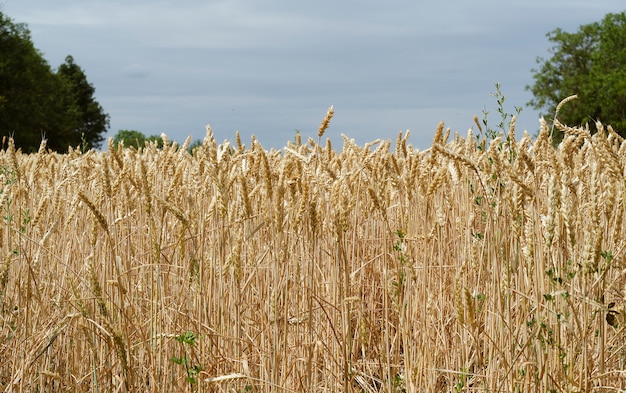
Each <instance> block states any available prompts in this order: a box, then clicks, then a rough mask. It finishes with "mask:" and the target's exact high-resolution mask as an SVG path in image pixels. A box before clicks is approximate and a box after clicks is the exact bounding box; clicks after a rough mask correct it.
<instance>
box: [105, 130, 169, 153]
mask: <svg viewBox="0 0 626 393" xmlns="http://www.w3.org/2000/svg"><path fill="white" fill-rule="evenodd" d="M120 142H121V143H122V144H123V145H124V147H134V148H135V149H139V148H140V147H144V146H145V145H146V142H156V143H157V146H158V147H163V139H162V138H161V137H160V136H157V135H150V136H145V135H144V134H143V133H142V132H140V131H136V130H119V131H118V132H117V134H115V136H114V137H113V145H114V146H115V147H117V146H118V145H119V144H120Z"/></svg>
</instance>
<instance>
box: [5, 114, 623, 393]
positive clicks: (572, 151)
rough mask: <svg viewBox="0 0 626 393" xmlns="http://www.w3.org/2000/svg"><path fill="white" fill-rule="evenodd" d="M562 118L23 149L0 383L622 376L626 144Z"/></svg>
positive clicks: (563, 380) (611, 384)
mask: <svg viewBox="0 0 626 393" xmlns="http://www.w3.org/2000/svg"><path fill="white" fill-rule="evenodd" d="M330 117H332V108H331V110H329V113H328V115H327V119H328V121H330ZM327 123H328V122H327V121H326V120H325V121H324V122H323V123H322V125H321V126H320V131H319V133H318V136H319V138H320V139H321V136H322V135H323V133H324V130H325V128H326V127H327V126H328V124H327ZM557 126H559V127H562V128H563V129H564V130H565V131H566V132H567V133H568V136H567V137H566V138H565V140H564V141H563V143H562V144H561V145H560V146H559V147H558V148H557V149H554V148H553V147H552V146H551V142H550V139H549V135H550V130H549V129H548V128H547V127H546V126H545V124H544V125H543V128H542V131H541V133H540V134H539V135H538V137H537V139H536V140H531V138H530V137H529V136H528V135H524V136H523V137H522V138H521V139H519V140H517V139H516V138H515V135H514V124H513V125H512V127H511V132H510V133H509V135H505V136H502V137H501V138H497V139H496V140H494V141H492V142H491V143H490V144H488V145H487V144H485V143H484V141H480V140H477V138H475V137H474V136H473V135H471V133H470V134H469V135H468V136H467V137H466V138H461V137H459V136H456V137H454V139H453V140H449V136H448V135H449V132H447V133H446V132H444V129H443V125H441V126H440V128H439V129H438V131H437V133H436V136H435V140H434V141H433V146H432V148H431V149H428V150H427V151H418V150H416V149H414V148H413V147H411V146H410V145H408V144H407V139H408V134H404V135H403V134H400V135H399V136H398V138H397V141H396V146H395V149H392V148H391V142H390V141H375V142H372V143H369V144H367V145H366V146H364V147H360V146H357V145H356V144H355V143H354V142H353V141H351V140H349V139H347V138H345V139H344V145H343V148H342V149H341V151H336V150H334V149H333V148H332V147H331V145H330V143H329V142H327V143H326V145H325V146H322V145H320V141H319V140H318V141H317V143H316V142H315V141H313V140H309V141H308V142H307V143H306V144H302V143H301V142H297V143H292V144H289V145H288V146H287V147H285V148H284V149H283V150H281V151H274V150H271V151H267V150H265V149H263V147H262V146H261V145H260V143H259V142H258V141H257V140H255V139H254V138H253V140H252V143H251V146H250V147H246V146H244V145H243V144H242V142H241V139H240V138H239V136H237V146H234V147H231V146H229V144H228V143H225V144H222V145H218V144H217V143H216V141H215V140H214V138H213V135H212V133H211V131H210V129H209V130H208V132H207V135H206V138H205V141H204V145H203V146H201V147H199V148H197V149H196V150H195V151H194V153H193V155H190V154H189V153H188V152H187V151H186V149H184V148H181V147H180V146H177V145H176V144H171V143H166V146H165V147H164V148H163V149H157V148H156V146H154V145H151V146H148V147H146V148H145V149H143V150H141V151H136V150H132V149H120V150H115V149H114V148H113V147H112V146H109V151H107V152H103V153H96V152H88V153H86V154H81V153H80V152H78V151H73V152H70V153H69V154H65V155H58V154H51V153H46V151H45V148H42V149H40V152H39V153H38V154H33V155H24V154H21V153H20V152H16V151H15V149H14V148H13V147H12V145H11V144H9V145H8V147H7V148H6V149H5V150H4V151H2V152H0V168H2V175H1V176H0V179H1V182H0V187H1V188H0V191H1V194H0V208H1V209H2V215H1V216H2V221H1V225H0V242H1V243H0V244H2V248H1V250H2V255H0V257H1V258H0V307H1V309H0V359H2V360H1V361H0V390H4V391H7V392H9V391H16V392H18V391H19V392H33V391H41V392H43V391H163V392H173V391H206V392H213V391H215V392H252V391H254V392H267V391H275V392H304V391H308V392H324V391H327V392H338V391H344V392H348V391H352V392H378V391H386V392H401V391H407V392H423V391H436V392H450V391H476V392H483V391H484V392H528V391H542V392H544V391H545V392H548V391H555V392H574V391H607V392H609V391H616V390H619V389H624V388H626V371H624V370H625V369H626V366H625V364H624V363H625V359H626V351H625V349H626V348H625V343H626V340H625V338H626V337H625V334H624V326H626V321H625V320H624V317H623V315H624V312H625V311H626V310H624V296H625V295H626V293H625V291H626V287H625V284H624V282H625V277H624V275H625V273H624V272H626V270H625V268H626V266H625V263H624V245H625V244H626V240H625V239H626V232H625V231H624V224H623V213H624V208H625V206H624V197H625V192H626V187H625V185H626V183H625V179H624V167H625V165H626V144H625V143H624V141H623V140H622V139H621V138H620V137H619V136H617V134H615V133H614V132H613V131H612V130H610V129H608V130H607V131H606V132H602V133H599V134H596V135H594V136H591V135H589V133H588V132H586V131H585V130H581V129H577V128H567V127H565V126H563V125H561V124H557ZM298 141H299V140H298ZM192 382H193V383H192Z"/></svg>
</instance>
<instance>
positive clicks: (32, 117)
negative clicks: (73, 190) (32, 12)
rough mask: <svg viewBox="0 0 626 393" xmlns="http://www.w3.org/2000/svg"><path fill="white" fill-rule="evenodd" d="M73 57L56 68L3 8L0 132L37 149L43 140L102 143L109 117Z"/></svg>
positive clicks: (57, 145)
mask: <svg viewBox="0 0 626 393" xmlns="http://www.w3.org/2000/svg"><path fill="white" fill-rule="evenodd" d="M94 93H95V89H94V87H93V86H92V85H91V84H90V83H89V82H88V81H87V77H86V75H85V73H84V72H83V70H82V69H81V68H80V67H79V66H78V65H77V64H75V63H74V59H73V58H72V56H68V57H67V58H66V59H65V63H64V64H62V65H60V66H59V68H58V70H56V72H55V71H53V70H52V68H51V67H50V65H49V64H48V62H47V61H46V60H45V59H44V58H43V56H42V54H41V53H40V52H39V51H38V50H37V49H36V48H35V46H34V44H33V42H32V39H31V36H30V31H29V30H28V28H27V27H26V25H25V24H23V23H15V22H13V20H11V19H10V18H8V17H7V16H5V15H4V14H3V13H2V12H0V137H13V139H14V141H15V144H16V146H17V147H20V148H22V150H23V151H26V152H29V151H34V150H37V148H38V147H39V145H40V143H41V140H42V139H44V138H45V139H47V141H48V143H47V145H48V147H49V148H50V149H53V150H57V151H64V150H67V148H68V147H70V146H71V147H77V146H79V145H80V146H82V147H87V148H94V147H98V146H99V145H100V143H101V142H102V140H103V137H102V134H103V133H105V132H106V130H107V128H108V126H109V117H108V115H107V114H106V113H104V111H103V109H102V107H101V106H100V104H98V102H97V101H96V100H95V98H94Z"/></svg>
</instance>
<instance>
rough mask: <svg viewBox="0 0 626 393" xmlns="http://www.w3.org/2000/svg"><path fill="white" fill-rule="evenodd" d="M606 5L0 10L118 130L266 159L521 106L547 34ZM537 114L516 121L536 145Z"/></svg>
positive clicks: (17, 3) (605, 0) (53, 4)
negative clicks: (252, 151)
mask: <svg viewBox="0 0 626 393" xmlns="http://www.w3.org/2000/svg"><path fill="white" fill-rule="evenodd" d="M618 3H619V2H617V1H615V0H594V1H589V0H562V1H561V0H555V1H552V0H541V1H540V0H525V1H517V2H509V1H504V0H475V1H466V0H440V1H423V0H386V1H371V0H359V1H354V0H345V1H342V0H333V1H330V0H316V1H307V2H305V1H297V0H296V1H294V0H209V1H206V0H205V1H200V0H177V1H156V0H145V1H144V0H133V1H121V0H91V1H85V0H55V1H49V0H0V11H2V12H4V13H5V14H6V15H7V16H9V17H10V18H12V19H13V20H14V21H15V22H21V23H26V24H27V25H28V27H29V29H30V31H31V34H32V38H33V41H34V43H35V46H36V47H37V48H38V49H39V50H40V51H41V52H42V53H43V54H44V57H45V58H46V59H47V60H48V62H49V63H50V65H51V66H52V67H54V68H56V67H58V66H59V65H60V64H61V63H63V61H64V58H65V56H66V55H68V54H71V55H72V56H73V57H74V61H75V62H76V63H77V64H78V65H80V66H81V67H82V68H83V69H84V70H85V73H86V74H87V78H88V79H89V81H90V82H91V83H92V84H93V85H94V87H95V88H96V99H97V100H98V101H99V102H100V104H101V105H102V106H103V107H104V110H105V112H107V113H108V114H109V115H110V117H111V128H110V131H109V133H108V134H107V136H113V135H114V134H115V133H116V132H117V131H118V130H120V129H134V130H139V131H141V132H143V133H144V134H146V135H152V134H160V133H161V132H165V133H166V134H167V135H168V136H169V137H170V139H173V140H178V141H179V142H182V141H184V139H185V138H186V137H187V136H188V135H191V136H192V138H193V139H200V138H203V137H204V134H205V129H204V127H205V125H206V124H210V125H211V127H212V129H213V131H214V133H215V135H216V138H217V139H218V141H222V140H224V139H229V140H234V136H235V131H237V130H239V131H240V133H241V135H242V138H243V141H244V143H245V144H246V145H247V146H249V145H250V143H249V142H250V136H251V135H252V134H254V135H256V136H257V138H258V139H259V140H260V142H261V144H262V145H263V146H264V147H266V148H271V147H275V148H281V147H283V146H284V145H285V144H286V142H287V141H288V140H293V138H294V135H295V130H296V129H298V130H300V132H301V134H302V136H303V137H304V138H305V140H306V137H308V136H311V137H315V138H316V137H317V128H318V126H319V124H320V122H321V120H322V119H323V117H324V115H325V113H326V110H327V108H328V107H329V106H330V105H334V108H335V117H334V118H333V120H332V122H331V126H330V128H329V130H328V131H327V134H326V135H325V136H328V137H330V138H331V139H332V140H333V142H335V146H336V147H337V148H339V147H340V145H341V139H340V135H341V134H342V133H344V134H346V135H348V136H349V137H351V138H354V139H356V140H357V142H359V143H364V142H367V141H371V140H374V139H377V138H383V139H392V140H394V139H395V137H396V135H397V133H398V132H399V131H403V130H407V129H409V130H410V131H411V138H410V139H409V141H410V143H411V144H413V145H414V146H416V147H418V148H421V149H423V148H426V147H428V146H430V142H431V140H432V137H433V135H434V131H435V129H436V127H437V124H438V123H439V122H440V121H442V120H443V121H445V123H446V125H447V126H449V127H450V128H451V129H452V130H453V131H457V132H459V133H461V134H462V135H465V134H466V133H467V130H468V128H470V127H472V126H473V121H472V116H473V115H478V116H479V118H482V117H483V115H482V112H483V110H484V109H487V110H488V111H489V112H490V115H489V119H490V122H491V124H493V125H496V124H497V123H498V121H499V117H498V114H497V113H496V110H495V109H496V102H495V99H494V98H493V97H490V93H492V92H494V91H495V87H494V84H495V83H496V82H499V83H500V84H501V88H502V92H503V93H504V94H505V96H506V102H505V107H506V109H507V111H508V112H513V106H525V104H526V103H527V102H528V101H529V100H530V99H531V98H532V96H531V95H530V93H529V92H527V91H525V90H524V87H525V86H526V85H528V84H532V73H531V69H532V68H533V67H535V65H536V62H535V59H536V57H537V56H543V57H549V54H548V52H547V49H548V48H549V44H550V43H549V42H548V41H547V39H546V37H545V35H546V33H548V32H549V31H552V30H554V29H555V28H557V27H560V28H563V29H564V30H566V31H571V32H574V31H576V30H577V28H578V27H579V26H580V25H582V24H587V23H592V22H596V21H599V20H601V19H602V18H603V17H604V15H606V14H607V13H609V12H621V11H623V9H622V8H620V7H619V5H617V4H618ZM538 119H539V114H538V113H537V112H536V111H533V110H531V109H530V108H524V110H523V112H522V114H521V115H520V117H519V120H518V128H517V129H518V136H519V135H521V132H522V131H523V130H528V131H529V132H531V134H532V133H534V132H535V131H536V129H537V128H538Z"/></svg>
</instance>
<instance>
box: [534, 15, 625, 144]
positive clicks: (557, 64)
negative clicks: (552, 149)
mask: <svg viewBox="0 0 626 393" xmlns="http://www.w3.org/2000/svg"><path fill="white" fill-rule="evenodd" d="M547 37H548V39H549V40H550V41H551V42H552V43H553V44H554V46H553V47H552V48H551V49H550V50H549V52H550V53H551V55H552V57H551V58H550V59H547V60H546V59H544V58H541V57H539V58H537V63H538V65H539V68H538V69H533V70H532V72H533V73H534V75H533V78H534V80H535V83H534V85H532V86H527V87H526V89H527V90H530V91H531V92H532V93H533V95H534V99H533V100H531V101H530V102H529V103H528V105H530V106H532V107H534V108H535V109H539V110H541V111H542V115H545V116H546V118H549V117H550V116H553V115H554V113H555V109H556V106H557V105H558V103H559V102H560V101H561V100H563V99H564V98H566V97H568V96H571V95H574V94H577V95H578V97H579V98H578V99H577V100H574V101H571V102H568V103H567V105H564V106H563V107H562V109H561V110H560V112H559V114H558V118H559V121H561V122H562V123H564V124H567V125H570V126H576V125H580V124H589V126H590V128H591V130H592V131H593V130H595V122H596V121H601V122H602V123H604V124H610V125H612V126H613V128H614V129H615V130H616V131H617V132H618V133H620V134H621V135H622V136H626V14H625V13H624V12H622V13H619V14H608V15H606V16H605V17H604V19H603V20H602V21H601V22H596V23H592V24H588V25H583V26H580V28H579V29H578V31H577V32H575V33H568V32H565V31H563V30H562V29H559V28H558V29H556V30H554V31H552V32H550V33H548V34H547ZM555 132H556V130H555ZM555 137H556V138H555V139H557V140H559V139H561V138H562V135H558V134H557V135H555Z"/></svg>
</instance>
